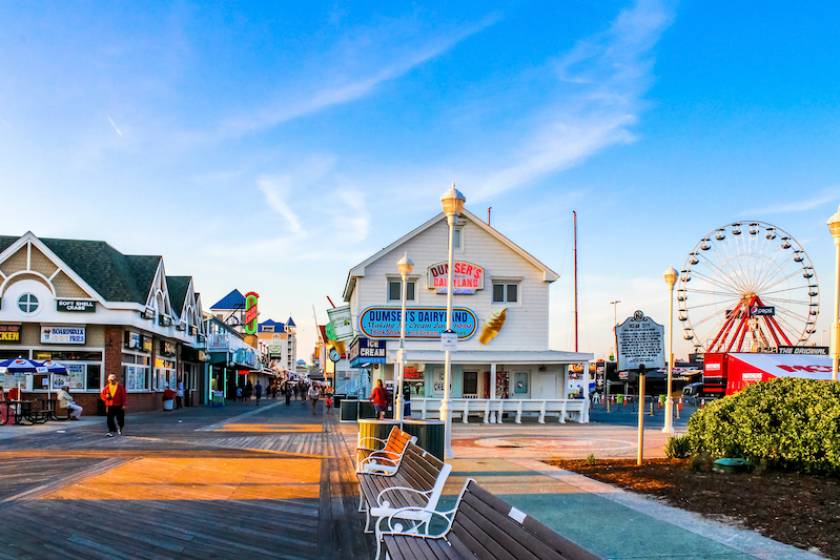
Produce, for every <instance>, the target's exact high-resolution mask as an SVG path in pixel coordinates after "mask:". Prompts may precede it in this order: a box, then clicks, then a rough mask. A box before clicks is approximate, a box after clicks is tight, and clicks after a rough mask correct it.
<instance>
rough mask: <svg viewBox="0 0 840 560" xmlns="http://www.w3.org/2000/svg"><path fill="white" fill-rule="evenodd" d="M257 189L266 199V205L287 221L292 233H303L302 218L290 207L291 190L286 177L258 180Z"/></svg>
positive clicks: (261, 178) (286, 223)
mask: <svg viewBox="0 0 840 560" xmlns="http://www.w3.org/2000/svg"><path fill="white" fill-rule="evenodd" d="M257 187H259V189H260V192H262V194H263V196H264V197H265V203H266V204H267V205H268V206H269V208H271V209H272V210H274V211H275V212H276V213H277V214H278V215H279V216H280V217H281V218H283V219H284V220H285V225H286V227H287V228H288V229H289V231H290V232H291V233H295V234H300V233H303V226H301V223H300V218H298V215H297V214H296V213H295V211H294V210H292V207H291V206H289V203H288V202H287V201H286V198H287V197H288V196H289V194H290V192H291V189H290V185H289V184H288V181H287V180H286V177H280V178H278V179H272V178H270V177H260V178H259V179H257Z"/></svg>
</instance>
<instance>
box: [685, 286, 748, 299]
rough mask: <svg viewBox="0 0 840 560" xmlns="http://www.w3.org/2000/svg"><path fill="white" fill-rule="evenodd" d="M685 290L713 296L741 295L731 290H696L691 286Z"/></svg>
mask: <svg viewBox="0 0 840 560" xmlns="http://www.w3.org/2000/svg"><path fill="white" fill-rule="evenodd" d="M685 291H686V292H691V293H693V294H709V295H714V296H731V297H741V295H740V294H735V293H733V292H716V291H714V290H697V289H693V288H685Z"/></svg>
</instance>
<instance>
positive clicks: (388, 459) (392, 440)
mask: <svg viewBox="0 0 840 560" xmlns="http://www.w3.org/2000/svg"><path fill="white" fill-rule="evenodd" d="M415 441H417V438H416V437H414V436H412V435H411V434H408V433H407V432H404V431H402V430H401V429H400V428H398V427H397V426H394V427H393V428H392V429H391V432H390V433H389V434H388V439H387V440H382V439H379V438H375V437H371V436H368V437H365V438H360V439H359V442H358V445H357V447H356V451H357V452H358V453H361V454H363V455H364V457H363V458H362V459H360V460H359V464H358V466H357V468H356V471H357V472H360V473H373V472H376V473H381V474H393V473H395V472H396V471H397V469H398V468H399V466H400V461H401V460H402V457H403V455H404V454H405V450H406V449H407V448H408V444H409V443H413V442H415ZM371 445H375V446H376V445H378V446H380V447H378V448H377V447H371Z"/></svg>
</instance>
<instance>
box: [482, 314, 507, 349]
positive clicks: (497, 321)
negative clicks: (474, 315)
mask: <svg viewBox="0 0 840 560" xmlns="http://www.w3.org/2000/svg"><path fill="white" fill-rule="evenodd" d="M505 319H507V307H503V308H502V309H500V310H498V311H495V312H493V313H492V314H491V315H490V318H489V319H487V321H485V323H484V326H483V327H481V334H480V335H479V337H478V341H479V342H481V343H482V344H490V341H491V340H493V339H494V338H496V335H498V334H499V331H500V330H502V327H503V326H504V324H505Z"/></svg>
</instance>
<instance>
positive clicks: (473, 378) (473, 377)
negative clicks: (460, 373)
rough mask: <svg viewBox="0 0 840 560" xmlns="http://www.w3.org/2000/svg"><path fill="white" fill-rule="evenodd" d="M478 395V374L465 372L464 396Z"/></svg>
mask: <svg viewBox="0 0 840 560" xmlns="http://www.w3.org/2000/svg"><path fill="white" fill-rule="evenodd" d="M476 395H478V372H475V371H465V372H464V396H465V397H466V396H471V397H474V396H476Z"/></svg>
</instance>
